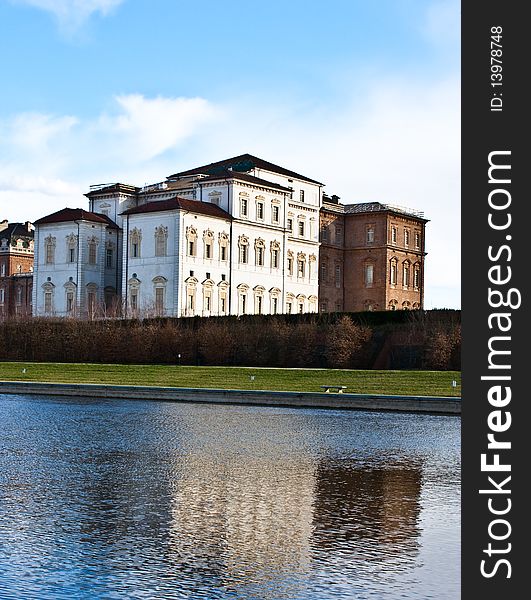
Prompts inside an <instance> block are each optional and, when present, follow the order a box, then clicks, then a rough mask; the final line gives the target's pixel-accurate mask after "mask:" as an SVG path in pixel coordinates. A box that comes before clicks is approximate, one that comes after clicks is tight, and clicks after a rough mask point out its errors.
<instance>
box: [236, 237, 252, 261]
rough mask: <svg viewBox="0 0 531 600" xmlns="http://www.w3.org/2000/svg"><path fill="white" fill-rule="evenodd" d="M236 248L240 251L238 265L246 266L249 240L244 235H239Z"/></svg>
mask: <svg viewBox="0 0 531 600" xmlns="http://www.w3.org/2000/svg"><path fill="white" fill-rule="evenodd" d="M238 246H239V249H240V263H241V264H242V265H244V264H247V263H248V262H249V238H247V237H246V236H245V235H240V237H239V238H238Z"/></svg>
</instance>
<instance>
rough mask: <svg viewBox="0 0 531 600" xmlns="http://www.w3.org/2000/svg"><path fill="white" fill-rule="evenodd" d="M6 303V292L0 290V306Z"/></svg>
mask: <svg viewBox="0 0 531 600" xmlns="http://www.w3.org/2000/svg"><path fill="white" fill-rule="evenodd" d="M5 301H6V291H5V290H4V288H0V304H4V302H5Z"/></svg>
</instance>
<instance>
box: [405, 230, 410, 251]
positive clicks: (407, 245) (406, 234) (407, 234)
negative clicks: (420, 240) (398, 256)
mask: <svg viewBox="0 0 531 600" xmlns="http://www.w3.org/2000/svg"><path fill="white" fill-rule="evenodd" d="M410 235H411V233H410V231H409V229H405V230H404V246H405V247H406V248H409V238H410Z"/></svg>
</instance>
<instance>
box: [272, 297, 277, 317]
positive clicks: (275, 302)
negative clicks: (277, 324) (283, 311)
mask: <svg viewBox="0 0 531 600" xmlns="http://www.w3.org/2000/svg"><path fill="white" fill-rule="evenodd" d="M271 312H272V314H274V315H276V314H277V313H278V298H276V297H275V298H272V299H271Z"/></svg>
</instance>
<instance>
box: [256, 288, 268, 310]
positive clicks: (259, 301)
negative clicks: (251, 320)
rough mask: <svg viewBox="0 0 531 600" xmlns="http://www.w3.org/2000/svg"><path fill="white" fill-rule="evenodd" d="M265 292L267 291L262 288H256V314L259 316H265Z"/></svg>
mask: <svg viewBox="0 0 531 600" xmlns="http://www.w3.org/2000/svg"><path fill="white" fill-rule="evenodd" d="M264 292H265V289H264V288H263V287H262V286H256V287H255V288H254V312H255V314H257V315H262V314H264Z"/></svg>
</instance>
